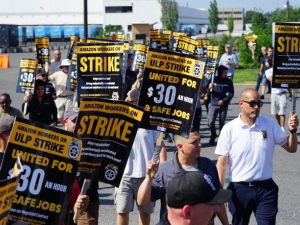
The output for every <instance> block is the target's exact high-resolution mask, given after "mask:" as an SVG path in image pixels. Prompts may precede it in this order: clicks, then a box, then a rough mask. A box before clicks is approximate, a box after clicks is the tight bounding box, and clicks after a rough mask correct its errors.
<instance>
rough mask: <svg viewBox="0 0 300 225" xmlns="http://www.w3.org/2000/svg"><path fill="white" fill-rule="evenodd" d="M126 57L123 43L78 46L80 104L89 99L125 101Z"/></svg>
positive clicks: (80, 44)
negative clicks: (124, 65)
mask: <svg viewBox="0 0 300 225" xmlns="http://www.w3.org/2000/svg"><path fill="white" fill-rule="evenodd" d="M123 53H124V43H123V42H106V43H78V44H77V85H78V87H77V95H78V100H80V99H82V98H85V97H103V98H112V99H116V100H118V99H122V97H123V85H122V82H123V74H122V72H123V71H124V70H123V68H122V67H123V57H124V56H123ZM124 76H125V75H124Z"/></svg>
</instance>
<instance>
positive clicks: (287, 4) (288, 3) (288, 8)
mask: <svg viewBox="0 0 300 225" xmlns="http://www.w3.org/2000/svg"><path fill="white" fill-rule="evenodd" d="M289 10H290V2H289V0H286V18H287V19H289Z"/></svg>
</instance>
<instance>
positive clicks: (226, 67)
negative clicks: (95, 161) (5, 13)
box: [0, 45, 299, 225]
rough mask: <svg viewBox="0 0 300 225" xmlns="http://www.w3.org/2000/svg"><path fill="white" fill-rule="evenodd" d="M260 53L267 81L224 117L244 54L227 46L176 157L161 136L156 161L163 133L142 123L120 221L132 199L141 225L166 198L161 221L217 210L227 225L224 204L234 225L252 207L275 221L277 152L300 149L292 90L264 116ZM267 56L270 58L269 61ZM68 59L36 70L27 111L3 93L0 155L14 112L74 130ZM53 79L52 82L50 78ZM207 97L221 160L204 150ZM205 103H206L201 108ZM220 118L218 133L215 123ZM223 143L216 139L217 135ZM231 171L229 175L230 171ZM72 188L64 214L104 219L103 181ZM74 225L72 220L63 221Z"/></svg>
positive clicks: (128, 86) (131, 88) (135, 94)
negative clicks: (203, 107) (169, 153)
mask: <svg viewBox="0 0 300 225" xmlns="http://www.w3.org/2000/svg"><path fill="white" fill-rule="evenodd" d="M269 50H270V52H269V51H268V53H266V48H265V47H263V48H262V55H261V56H260V57H259V58H258V60H257V59H255V58H253V60H256V61H257V62H259V63H260V71H259V74H258V87H259V83H260V80H262V81H263V86H262V87H263V88H262V89H263V90H262V95H259V94H258V87H256V89H252V88H247V89H245V90H243V91H242V93H241V95H240V96H239V101H238V104H239V107H240V109H241V112H240V114H239V115H237V118H235V119H233V120H232V121H230V122H227V123H226V124H225V121H226V116H227V111H228V108H229V107H230V102H231V99H232V98H233V96H234V85H233V79H234V71H235V68H237V67H238V59H237V57H236V55H235V54H234V53H232V51H231V46H230V45H226V46H225V53H224V54H223V55H222V56H221V58H220V61H219V66H218V68H217V73H216V76H214V77H212V78H209V79H206V80H205V79H203V82H201V87H200V90H199V99H198V108H199V109H200V110H198V111H197V113H196V114H197V115H195V120H196V122H195V121H194V123H193V127H192V129H191V131H190V135H189V137H188V138H184V137H181V136H179V135H174V137H173V141H174V143H175V146H176V148H177V151H176V152H175V153H174V155H173V157H172V158H171V159H167V154H166V148H165V145H164V142H163V141H162V142H161V152H160V155H159V160H158V161H154V160H153V159H152V157H153V153H154V150H155V145H156V140H157V138H158V131H153V130H146V129H142V128H139V129H138V132H137V135H136V137H135V139H134V143H133V146H132V150H131V153H130V155H129V158H128V161H127V164H126V168H125V171H124V174H123V178H122V181H121V183H120V186H119V187H118V188H115V206H116V212H117V213H116V214H117V216H116V224H118V225H126V224H129V214H130V212H131V211H133V208H134V205H135V204H136V205H137V208H138V210H139V224H143V225H147V224H148V225H149V224H150V215H151V213H153V211H154V204H155V202H156V201H157V200H160V218H153V219H152V220H157V222H158V221H159V219H160V222H159V223H158V224H172V225H174V224H175V225H177V224H214V219H215V216H217V217H218V219H219V220H220V221H221V223H222V224H224V225H229V221H228V217H227V213H226V205H225V204H224V203H226V202H228V208H229V211H230V213H231V214H232V222H231V223H232V224H235V225H236V224H240V225H244V224H248V223H249V219H250V216H251V214H252V213H254V215H255V217H256V220H257V224H260V225H263V224H264V225H265V224H268V225H271V224H276V214H277V212H278V186H277V185H276V183H275V182H274V181H273V179H272V176H273V166H272V161H273V155H274V149H275V145H276V144H277V145H280V146H281V147H282V148H283V149H285V150H286V151H287V152H290V153H294V152H296V151H297V143H298V140H297V133H296V132H297V127H298V125H299V120H298V116H297V114H291V113H290V114H289V117H288V122H287V128H288V133H286V132H285V130H284V126H285V115H286V113H287V109H286V108H287V106H286V101H287V94H288V93H291V91H290V90H287V89H284V90H273V89H272V95H271V104H272V106H271V113H272V114H274V115H275V116H276V121H275V120H274V119H272V118H268V117H265V116H260V115H259V114H260V109H261V107H262V106H263V101H262V99H264V95H265V91H266V87H267V79H270V77H271V76H272V71H271V70H270V69H271V67H272V53H271V50H272V49H271V48H269ZM132 57H133V56H132V54H129V56H128V65H127V72H126V78H125V93H126V96H127V97H126V99H125V101H127V102H131V103H132V104H137V102H138V98H139V94H140V87H141V79H139V78H141V76H142V74H141V72H140V71H131V63H132ZM266 62H267V64H266ZM69 66H70V60H68V59H63V60H61V52H60V51H59V50H55V51H54V59H53V60H52V61H51V66H50V71H49V73H50V74H51V75H50V76H49V77H48V75H47V74H48V73H47V72H46V71H45V70H43V68H40V69H39V70H38V71H37V76H36V82H35V87H34V93H33V95H30V96H24V99H23V104H22V111H23V112H20V111H19V110H18V109H17V108H14V107H13V106H11V103H12V100H11V98H10V95H9V94H8V93H2V94H1V95H0V105H1V108H0V156H1V159H0V160H1V161H2V158H3V154H4V152H5V146H6V144H7V141H8V138H9V134H10V131H11V128H12V123H13V117H15V116H18V117H23V114H24V115H26V114H29V119H30V120H33V121H38V122H41V123H44V124H47V125H49V126H53V127H56V126H58V125H59V123H60V124H61V126H63V128H64V129H65V130H67V131H70V132H74V128H75V125H76V121H77V116H78V112H79V109H78V108H77V107H76V106H74V105H73V104H74V92H73V91H70V90H67V88H66V81H67V76H68V70H69ZM49 81H52V82H53V84H54V86H53V85H52V83H50V82H49ZM204 94H208V95H209V102H208V107H207V118H208V125H209V128H210V133H211V138H210V141H209V144H210V145H211V146H216V148H215V154H217V155H218V161H217V164H216V165H215V164H214V163H213V162H212V161H211V160H210V159H208V158H206V157H202V156H201V154H200V153H201V129H200V127H199V126H200V119H201V113H202V110H201V105H200V104H199V103H200V97H201V96H202V95H204ZM199 105H200V106H199ZM217 117H218V119H219V126H218V128H219V132H218V134H217V132H216V126H215V122H216V120H217ZM217 137H218V141H217V142H216V138H217ZM226 171H228V175H227V177H226V175H225V174H226ZM225 179H229V181H230V183H229V186H228V187H227V190H224V189H223V186H224V180H225ZM75 183H76V185H74V187H73V191H72V195H71V199H70V204H69V209H70V210H69V211H70V213H68V215H66V218H72V213H73V212H74V210H75V209H76V208H77V209H81V212H82V213H81V215H80V217H79V220H78V223H77V224H98V223H99V222H100V221H99V220H98V213H99V205H100V200H99V197H98V180H93V181H92V185H91V186H90V188H89V190H88V192H87V194H86V195H80V191H79V190H80V188H81V187H82V184H83V181H82V180H76V181H75ZM67 223H69V224H72V219H66V221H65V224H67Z"/></svg>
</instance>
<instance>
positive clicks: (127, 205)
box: [115, 89, 166, 225]
mask: <svg viewBox="0 0 300 225" xmlns="http://www.w3.org/2000/svg"><path fill="white" fill-rule="evenodd" d="M139 94H140V92H139V90H138V89H133V90H131V91H129V92H128V93H127V96H128V97H127V98H126V101H128V102H132V103H133V104H135V105H136V104H137V100H138V98H139ZM157 138H158V131H154V130H146V129H142V128H139V129H138V131H137V134H136V136H135V139H134V142H133V145H132V149H131V152H130V155H129V158H128V161H127V164H126V167H125V170H124V174H123V178H122V181H121V184H120V186H119V188H116V193H115V205H116V209H117V213H118V215H117V225H127V224H129V212H131V211H133V208H134V204H135V202H136V199H137V192H138V189H139V187H140V184H141V183H142V182H143V180H144V178H145V176H146V164H147V162H148V161H149V160H151V158H152V156H153V154H154V149H155V144H156V140H157ZM161 146H162V147H163V149H162V151H161V154H160V159H161V161H162V162H163V161H165V160H166V157H165V155H166V149H165V146H164V143H163V142H161ZM137 207H138V210H139V221H140V224H143V225H147V224H148V225H149V224H150V214H151V213H153V211H154V204H153V203H151V202H149V204H147V205H145V206H137Z"/></svg>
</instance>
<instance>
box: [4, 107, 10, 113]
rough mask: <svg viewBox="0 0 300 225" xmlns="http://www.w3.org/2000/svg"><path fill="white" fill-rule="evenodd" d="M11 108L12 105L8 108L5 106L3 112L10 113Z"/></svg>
mask: <svg viewBox="0 0 300 225" xmlns="http://www.w3.org/2000/svg"><path fill="white" fill-rule="evenodd" d="M10 109H11V107H9V108H8V109H7V110H5V109H4V108H2V113H9V112H10Z"/></svg>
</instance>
